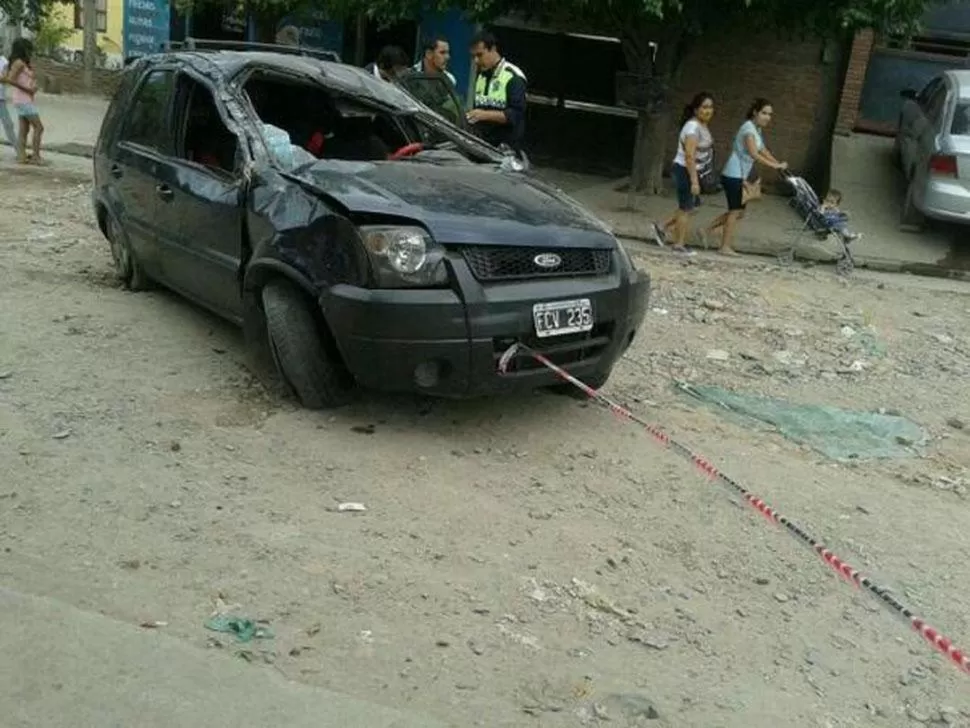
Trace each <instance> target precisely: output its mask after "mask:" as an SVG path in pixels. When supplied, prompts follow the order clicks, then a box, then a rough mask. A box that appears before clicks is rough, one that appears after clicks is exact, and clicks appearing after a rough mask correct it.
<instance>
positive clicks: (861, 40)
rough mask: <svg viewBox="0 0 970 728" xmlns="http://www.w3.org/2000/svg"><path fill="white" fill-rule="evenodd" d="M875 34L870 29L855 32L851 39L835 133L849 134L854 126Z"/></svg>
mask: <svg viewBox="0 0 970 728" xmlns="http://www.w3.org/2000/svg"><path fill="white" fill-rule="evenodd" d="M874 42H875V35H874V34H873V32H872V31H871V30H863V31H860V32H859V33H856V36H855V38H854V39H853V41H852V52H851V55H850V56H849V66H848V68H847V70H846V72H845V83H844V85H843V86H842V99H841V101H840V102H839V116H838V119H837V120H836V122H835V133H836V134H849V133H851V132H852V130H853V129H854V128H855V125H856V121H857V120H858V117H859V100H860V99H861V97H862V86H863V84H864V83H865V80H866V71H867V70H868V68H869V57H870V56H871V55H872V46H873V43H874Z"/></svg>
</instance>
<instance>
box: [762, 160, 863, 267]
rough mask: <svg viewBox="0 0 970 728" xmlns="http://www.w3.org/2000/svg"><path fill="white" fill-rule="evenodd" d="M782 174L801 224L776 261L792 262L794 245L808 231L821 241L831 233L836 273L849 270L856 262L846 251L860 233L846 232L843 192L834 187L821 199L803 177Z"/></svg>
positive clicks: (826, 238) (847, 229)
mask: <svg viewBox="0 0 970 728" xmlns="http://www.w3.org/2000/svg"><path fill="white" fill-rule="evenodd" d="M782 176H783V177H784V179H785V180H786V181H787V182H788V184H789V185H791V187H792V191H793V192H794V193H795V194H794V196H793V197H792V198H791V200H790V204H791V206H792V207H793V208H795V210H796V211H797V212H798V215H799V217H800V218H801V220H802V225H801V226H800V227H799V228H798V229H797V230H796V235H795V238H794V240H793V241H792V243H791V246H790V247H789V248H787V249H785V250H783V251H782V252H781V253H780V254H779V255H778V259H779V261H780V262H781V263H783V264H785V265H788V264H791V263H792V262H793V261H794V260H795V248H796V246H797V245H798V242H799V240H800V239H801V237H802V236H803V235H804V234H805V233H806V232H809V231H810V232H812V233H814V234H815V236H816V237H817V238H819V239H820V240H828V239H829V237H831V236H833V235H834V237H835V238H836V240H838V242H839V246H840V248H841V252H840V254H839V257H838V259H837V260H836V269H837V270H838V272H839V273H849V272H851V271H852V269H853V268H854V267H855V261H854V260H853V259H852V254H851V253H850V252H849V243H851V242H852V241H853V240H858V239H859V237H860V235H859V234H858V233H853V232H850V231H849V228H848V219H849V216H848V215H847V214H846V213H845V212H843V211H842V210H841V209H840V207H839V205H840V204H841V202H842V193H841V192H839V191H838V190H834V189H833V190H829V193H828V194H827V195H826V196H825V199H824V200H820V199H819V198H818V195H816V194H815V190H813V189H812V186H811V185H810V184H809V183H808V182H807V181H806V180H805V179H804V178H802V177H796V176H795V175H793V174H791V173H788V172H782Z"/></svg>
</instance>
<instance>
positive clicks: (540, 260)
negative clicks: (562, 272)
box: [532, 253, 562, 269]
mask: <svg viewBox="0 0 970 728" xmlns="http://www.w3.org/2000/svg"><path fill="white" fill-rule="evenodd" d="M532 262H533V263H535V264H536V265H537V266H539V267H540V268H546V269H549V268H558V267H559V266H560V265H562V258H560V257H559V256H558V255H556V254H555V253H539V255H537V256H536V257H535V258H533V259H532Z"/></svg>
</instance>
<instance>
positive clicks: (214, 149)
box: [176, 74, 240, 175]
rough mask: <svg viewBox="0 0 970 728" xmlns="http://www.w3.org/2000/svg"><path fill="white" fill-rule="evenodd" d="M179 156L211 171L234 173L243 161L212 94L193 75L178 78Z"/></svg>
mask: <svg viewBox="0 0 970 728" xmlns="http://www.w3.org/2000/svg"><path fill="white" fill-rule="evenodd" d="M177 98H178V103H177V105H176V106H177V113H176V117H177V118H178V119H179V122H178V127H179V129H180V132H179V133H178V136H177V142H176V156H178V157H180V158H181V159H185V160H187V161H189V162H195V163H196V164H200V165H202V166H203V167H208V168H209V169H211V170H217V171H220V172H225V173H228V174H230V175H231V174H233V173H234V172H235V171H236V169H237V167H238V163H239V161H240V156H239V151H240V150H239V139H238V137H237V136H236V135H235V134H234V133H232V132H231V131H229V129H228V128H227V127H226V124H225V122H224V121H223V120H222V116H221V115H220V114H219V107H218V106H217V105H216V100H215V97H214V96H213V95H212V91H211V90H210V89H209V88H208V87H207V86H205V85H203V84H201V83H199V82H198V81H196V80H195V79H194V78H192V77H191V76H188V75H186V74H180V75H179V79H178V96H177Z"/></svg>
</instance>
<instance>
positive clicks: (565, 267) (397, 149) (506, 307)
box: [93, 51, 650, 408]
mask: <svg viewBox="0 0 970 728" xmlns="http://www.w3.org/2000/svg"><path fill="white" fill-rule="evenodd" d="M421 82H422V83H423V84H425V85H426V84H427V83H428V82H429V81H428V79H426V78H425V79H421ZM524 164H527V161H526V162H522V161H519V160H517V159H516V158H515V157H513V156H510V155H509V154H507V153H505V152H503V151H502V150H498V149H495V148H493V147H491V146H489V145H487V144H485V143H483V142H482V141H480V140H478V139H477V138H476V137H474V136H472V135H470V134H469V133H467V132H466V131H464V130H462V129H460V128H458V126H456V125H455V124H452V123H450V122H449V121H447V120H446V119H445V118H444V117H443V116H442V115H441V114H440V113H437V112H436V111H434V110H432V109H431V108H429V107H428V106H427V105H425V104H424V103H421V102H420V101H418V98H417V97H416V95H412V94H411V93H408V92H407V91H406V90H405V89H404V88H402V87H400V86H398V85H395V84H390V83H385V82H382V81H380V80H378V79H375V78H374V77H373V76H370V75H368V74H367V73H365V72H364V71H362V70H361V69H358V68H355V67H352V66H349V65H345V64H341V63H335V62H327V61H321V60H318V59H315V58H311V57H306V56H302V55H299V54H290V55H288V54H285V53H279V52H252V51H241V52H240V51H219V52H203V51H178V52H169V53H162V54H158V55H153V56H149V57H145V58H142V59H139V60H137V61H135V62H134V63H132V64H131V65H130V66H129V67H128V68H127V70H126V72H125V75H124V78H123V81H122V83H121V85H120V87H119V89H118V91H117V93H116V94H115V96H114V99H113V101H112V103H111V105H110V108H109V110H108V113H107V115H106V116H105V119H104V123H103V126H102V128H101V132H100V135H99V138H98V142H97V146H96V149H95V162H94V178H95V185H94V192H93V203H94V209H95V213H96V215H97V221H98V225H99V227H100V229H101V231H102V232H103V234H104V235H105V237H106V238H107V240H108V242H109V243H110V249H111V253H112V257H113V259H114V263H115V267H116V269H117V272H118V275H119V277H120V278H121V280H122V281H123V283H124V284H125V285H126V286H128V287H129V288H130V289H132V290H138V289H141V288H144V287H146V286H148V285H150V284H151V283H158V284H160V285H162V286H164V287H166V288H169V289H171V290H174V291H176V292H177V293H179V294H181V295H183V296H185V297H186V298H189V299H191V300H192V301H195V302H196V303H198V304H200V305H202V306H204V307H206V308H208V309H210V310H212V311H213V312H215V313H217V314H218V315H220V316H222V317H224V318H227V319H229V320H231V321H233V322H235V323H237V324H239V325H241V326H242V327H243V329H244V331H245V332H246V339H247V346H250V347H253V348H254V349H260V348H262V349H263V350H264V351H265V353H266V357H265V358H266V361H267V362H271V363H272V365H273V366H275V369H276V370H277V371H278V374H279V375H280V377H281V378H282V380H284V381H285V382H286V384H287V385H288V386H289V388H290V389H291V390H292V391H293V392H294V393H295V395H296V396H297V397H298V399H299V400H300V401H301V402H302V403H303V405H305V406H306V407H310V408H322V407H332V406H337V405H340V404H342V403H344V402H346V401H347V400H348V399H349V398H350V397H351V396H352V394H353V392H354V390H355V388H356V387H358V386H363V387H366V388H373V389H380V390H388V391H415V392H420V393H425V394H429V395H437V396H454V397H466V396H476V395H484V394H492V393H497V392H501V391H506V390H509V389H515V388H533V387H544V386H551V385H554V384H556V383H557V380H556V377H555V374H553V373H552V372H550V371H548V370H547V369H544V368H542V367H540V366H539V365H538V364H536V363H535V362H534V361H532V359H530V358H527V357H520V358H518V359H516V360H514V361H513V362H512V363H511V364H510V366H509V367H508V369H507V371H506V372H504V373H500V372H498V371H497V367H496V363H497V361H498V359H499V358H500V357H501V355H502V353H503V352H505V351H506V350H507V349H508V348H509V346H510V345H511V344H513V343H515V342H522V343H525V344H527V345H529V346H530V347H532V348H533V349H535V350H537V351H540V352H542V353H543V354H545V355H546V356H547V357H548V358H549V359H550V360H552V361H553V362H555V363H557V364H560V365H562V366H564V367H565V368H566V369H567V370H568V371H569V372H570V373H572V374H573V375H574V376H576V377H578V378H580V379H581V380H583V381H584V382H586V383H588V384H590V385H591V386H593V387H599V386H601V385H602V384H603V383H604V382H606V380H607V378H608V377H609V375H610V371H611V369H612V368H613V365H614V363H615V362H616V361H617V359H618V358H619V357H620V356H621V355H622V353H623V352H624V351H625V350H626V348H627V347H628V346H629V345H630V342H631V341H632V340H633V337H634V336H635V334H636V333H637V329H638V327H639V326H640V324H641V322H642V320H643V316H644V312H645V307H646V303H647V296H648V291H649V285H650V281H649V276H648V275H647V274H646V273H644V272H642V271H638V270H637V269H636V268H635V266H634V265H633V263H632V262H631V260H630V258H629V256H628V255H627V254H626V252H625V251H624V249H623V247H622V246H621V245H620V244H619V243H618V242H617V240H616V239H615V238H614V237H613V235H612V234H611V233H610V231H609V229H608V228H607V227H606V226H605V225H604V224H603V223H602V222H600V221H599V220H597V219H596V218H595V217H593V216H592V215H591V214H590V213H589V212H587V211H586V210H584V209H583V208H582V207H581V206H579V205H578V204H577V203H575V202H574V201H572V200H571V199H570V198H569V197H567V196H566V195H565V194H563V193H562V192H561V191H559V190H558V189H556V188H555V187H552V186H550V185H547V184H545V183H543V182H541V181H539V180H538V179H536V178H535V177H533V176H531V175H530V174H529V173H528V171H527V170H524V169H523V165H524Z"/></svg>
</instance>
